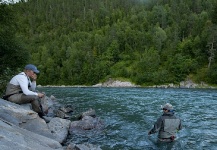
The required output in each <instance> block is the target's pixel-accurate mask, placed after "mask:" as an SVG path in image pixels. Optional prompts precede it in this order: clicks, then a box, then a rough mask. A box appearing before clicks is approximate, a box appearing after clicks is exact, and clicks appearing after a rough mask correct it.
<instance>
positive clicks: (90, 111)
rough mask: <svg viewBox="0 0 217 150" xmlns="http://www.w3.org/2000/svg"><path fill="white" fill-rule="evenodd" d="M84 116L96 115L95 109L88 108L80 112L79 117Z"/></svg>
mask: <svg viewBox="0 0 217 150" xmlns="http://www.w3.org/2000/svg"><path fill="white" fill-rule="evenodd" d="M85 116H91V117H95V116H96V111H95V110H94V109H92V108H90V109H89V110H88V111H86V112H83V113H82V114H81V117H82V118H84V117H85Z"/></svg>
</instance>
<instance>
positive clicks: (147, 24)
mask: <svg viewBox="0 0 217 150" xmlns="http://www.w3.org/2000/svg"><path fill="white" fill-rule="evenodd" d="M0 9H1V13H0V17H1V19H0V26H1V28H0V34H1V39H0V44H1V45H0V46H1V52H0V53H1V65H0V69H1V72H6V73H3V74H2V75H1V81H3V79H6V78H5V75H6V74H7V73H9V74H10V75H11V74H13V73H15V72H16V71H17V69H18V68H23V65H24V64H25V63H33V64H35V65H37V66H38V68H39V70H40V71H41V73H40V75H39V81H38V83H39V84H41V85H47V84H49V85H62V84H64V85H92V84H96V83H98V82H100V81H104V80H106V79H108V78H121V79H124V80H130V81H132V82H134V83H136V84H139V85H153V84H164V83H178V82H180V81H182V80H185V79H186V78H188V77H190V78H192V79H193V80H194V81H195V82H200V81H204V82H207V83H209V84H217V78H216V77H217V70H216V68H217V62H216V46H217V41H216V40H217V3H216V1H215V0H192V1H189V0H80V1H68V0H46V1H45V0H28V1H27V2H24V1H21V2H19V3H16V4H13V5H4V4H1V5H0ZM6 18H7V19H6ZM6 68H7V69H6ZM6 76H8V75H6Z"/></svg>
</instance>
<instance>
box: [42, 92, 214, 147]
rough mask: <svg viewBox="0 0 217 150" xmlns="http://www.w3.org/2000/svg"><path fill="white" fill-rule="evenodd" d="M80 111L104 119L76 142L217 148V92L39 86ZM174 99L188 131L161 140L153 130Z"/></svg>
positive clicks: (76, 138)
mask: <svg viewBox="0 0 217 150" xmlns="http://www.w3.org/2000/svg"><path fill="white" fill-rule="evenodd" d="M39 90H41V91H45V92H46V94H47V95H48V96H49V95H54V96H55V97H56V98H57V99H59V100H60V101H61V102H62V103H67V104H73V105H74V106H75V107H76V110H77V111H78V112H82V111H85V110H87V109H88V108H93V109H95V110H96V114H97V116H98V117H101V119H103V121H104V122H105V129H104V130H103V131H102V132H97V131H94V130H93V131H88V132H87V133H85V134H82V135H74V136H72V139H71V140H72V141H73V142H75V143H86V142H88V143H92V144H95V145H100V146H101V148H102V149H103V150H119V149H120V150H144V149H147V150H181V149H183V150H215V149H217V116H216V115H217V90H212V89H155V88H40V89H39ZM167 102H169V103H171V104H172V105H174V107H175V109H176V116H178V117H180V118H181V119H182V123H183V130H181V131H179V133H178V139H177V140H176V141H175V142H173V143H159V142H158V141H157V138H156V136H157V134H155V135H151V136H148V135H147V133H148V130H149V129H150V128H151V127H152V125H153V124H154V122H155V121H156V119H157V118H158V117H159V116H160V115H161V114H162V111H161V109H160V107H161V105H163V104H165V103H167Z"/></svg>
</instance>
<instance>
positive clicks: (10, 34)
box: [0, 4, 29, 94]
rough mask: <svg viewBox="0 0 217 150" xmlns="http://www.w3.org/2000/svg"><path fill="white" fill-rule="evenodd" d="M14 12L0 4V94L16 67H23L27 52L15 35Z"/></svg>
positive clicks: (8, 6) (9, 7)
mask: <svg viewBox="0 0 217 150" xmlns="http://www.w3.org/2000/svg"><path fill="white" fill-rule="evenodd" d="M15 33H16V18H15V12H14V11H13V9H12V7H11V6H10V5H5V4H0V56H1V57H0V62H1V63H0V72H1V74H0V85H1V86H0V94H1V93H2V92H3V91H4V89H5V88H6V83H7V82H8V80H9V78H10V77H11V75H12V74H14V73H15V72H16V71H17V68H23V66H24V64H25V63H26V62H27V60H28V57H29V54H28V52H27V51H26V49H25V48H24V45H23V44H22V42H21V41H20V40H18V38H17V37H16V35H15Z"/></svg>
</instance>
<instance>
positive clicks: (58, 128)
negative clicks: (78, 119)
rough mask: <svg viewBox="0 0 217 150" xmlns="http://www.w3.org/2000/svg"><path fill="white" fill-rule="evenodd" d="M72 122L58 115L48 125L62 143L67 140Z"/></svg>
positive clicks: (56, 138)
mask: <svg viewBox="0 0 217 150" xmlns="http://www.w3.org/2000/svg"><path fill="white" fill-rule="evenodd" d="M70 123H71V121H70V120H66V119H62V118H57V117H55V118H53V119H52V120H51V121H50V122H49V123H48V127H49V129H50V130H51V132H52V133H53V135H54V136H55V140H57V141H58V142H60V143H63V142H64V141H65V140H66V138H67V135H68V130H69V125H70Z"/></svg>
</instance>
